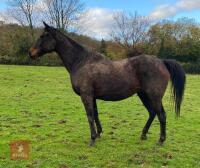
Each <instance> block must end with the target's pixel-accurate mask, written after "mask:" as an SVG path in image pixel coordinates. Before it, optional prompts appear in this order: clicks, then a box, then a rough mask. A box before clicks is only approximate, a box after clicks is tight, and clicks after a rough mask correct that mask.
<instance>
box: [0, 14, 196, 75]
mask: <svg viewBox="0 0 200 168" xmlns="http://www.w3.org/2000/svg"><path fill="white" fill-rule="evenodd" d="M41 32H42V29H40V28H36V29H34V31H30V28H29V27H26V26H23V27H22V26H19V25H11V24H10V25H7V24H4V25H1V26H0V63H1V64H20V65H47V66H60V65H62V62H61V60H60V59H59V57H58V56H57V55H56V54H54V53H52V54H48V55H47V56H44V57H42V58H41V59H40V60H37V61H35V60H31V59H30V58H29V57H28V54H27V53H28V50H29V48H30V47H31V46H32V44H33V43H34V41H35V40H36V39H37V38H38V37H39V35H40V33H41ZM66 34H67V35H68V36H70V37H72V38H73V39H75V40H76V41H78V42H80V43H81V44H83V45H85V46H86V47H88V48H91V49H92V50H95V51H97V52H101V53H103V54H104V55H106V56H107V57H109V58H110V59H113V60H116V59H121V58H126V57H132V56H135V55H138V54H140V53H145V54H150V55H156V56H158V57H159V58H162V59H176V60H177V61H179V62H180V63H181V64H182V65H183V67H184V68H185V70H186V72H188V73H200V27H199V24H198V23H196V22H195V21H194V20H191V19H187V18H182V19H178V20H177V21H175V22H174V21H162V22H160V23H157V24H152V25H151V26H150V27H149V29H148V33H147V36H146V38H145V40H143V41H142V42H140V43H137V45H135V46H134V48H127V47H123V46H122V45H120V44H118V43H117V41H105V40H100V41H99V40H96V39H92V38H90V37H87V36H84V35H78V34H75V33H66Z"/></svg>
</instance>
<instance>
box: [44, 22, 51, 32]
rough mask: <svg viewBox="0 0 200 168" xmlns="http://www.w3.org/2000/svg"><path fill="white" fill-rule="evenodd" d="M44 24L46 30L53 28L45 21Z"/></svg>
mask: <svg viewBox="0 0 200 168" xmlns="http://www.w3.org/2000/svg"><path fill="white" fill-rule="evenodd" d="M43 24H44V26H45V30H47V31H48V30H50V29H51V27H50V26H49V25H48V24H47V23H45V22H44V21H43Z"/></svg>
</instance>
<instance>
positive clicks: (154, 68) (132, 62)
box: [29, 22, 186, 146]
mask: <svg viewBox="0 0 200 168" xmlns="http://www.w3.org/2000/svg"><path fill="white" fill-rule="evenodd" d="M43 24H44V31H43V33H42V34H41V36H40V37H39V38H38V39H37V41H36V43H35V44H34V45H33V46H32V47H31V48H30V49H29V56H30V58H32V59H37V58H39V57H41V56H42V55H44V54H46V53H51V52H56V53H57V54H58V55H59V57H60V58H61V60H62V62H63V64H64V66H65V68H66V70H67V71H68V72H69V75H70V80H71V84H72V88H73V91H74V92H75V93H76V94H77V95H79V96H80V98H81V100H82V103H83V105H84V107H85V111H86V115H87V119H88V123H89V127H90V135H91V136H90V141H89V145H90V146H93V145H94V144H95V139H96V138H98V137H100V135H101V134H102V132H103V131H102V126H101V122H100V120H99V117H98V109H97V104H96V100H97V99H101V100H104V101H119V100H123V99H126V98H128V97H130V96H132V95H134V94H137V95H138V97H139V98H140V100H141V101H142V103H143V105H144V106H145V107H146V109H147V111H148V113H149V118H148V120H147V122H146V124H145V126H144V128H143V130H142V134H141V140H145V139H147V133H148V130H149V128H150V126H151V124H152V122H153V120H154V118H155V117H156V115H157V117H158V120H159V122H160V138H159V141H158V143H159V144H161V145H162V144H163V142H164V141H165V140H166V113H165V110H164V107H163V104H162V98H163V96H164V93H165V91H166V88H167V85H168V82H169V81H171V91H172V92H171V93H172V96H173V101H174V106H175V113H176V115H177V116H180V107H181V103H182V100H183V95H184V89H185V80H186V77H185V72H184V70H183V68H182V67H181V65H180V64H179V63H177V62H176V61H175V60H161V59H158V58H157V57H155V56H149V55H145V54H143V55H139V56H135V57H131V58H126V59H122V60H118V61H112V60H110V59H108V58H106V57H105V56H103V55H102V54H100V53H98V52H94V51H92V50H89V49H87V48H86V47H85V46H83V45H81V44H79V43H78V42H76V41H75V40H73V39H72V38H70V37H68V36H67V35H65V34H64V33H63V32H61V31H59V30H58V29H56V28H54V27H52V26H49V25H48V24H46V23H45V22H43Z"/></svg>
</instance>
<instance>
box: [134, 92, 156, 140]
mask: <svg viewBox="0 0 200 168" xmlns="http://www.w3.org/2000/svg"><path fill="white" fill-rule="evenodd" d="M138 96H139V98H140V100H141V101H142V103H143V105H144V106H145V107H146V109H147V110H148V112H149V118H148V120H147V122H146V124H145V126H144V128H143V130H142V135H141V139H142V140H146V139H147V136H146V134H147V133H148V130H149V128H150V126H151V124H152V122H153V120H154V118H155V116H156V113H155V112H154V110H153V108H152V105H151V101H150V100H149V98H148V97H147V95H146V94H145V93H144V92H139V93H138Z"/></svg>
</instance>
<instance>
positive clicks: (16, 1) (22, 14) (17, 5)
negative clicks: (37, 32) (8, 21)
mask: <svg viewBox="0 0 200 168" xmlns="http://www.w3.org/2000/svg"><path fill="white" fill-rule="evenodd" d="M36 1H37V0H8V4H9V5H10V6H11V8H9V9H8V13H9V15H10V16H12V17H13V18H14V19H15V20H16V21H18V22H19V23H20V24H21V25H23V26H24V25H28V26H29V27H30V29H31V30H33V14H34V5H35V3H36Z"/></svg>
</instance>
